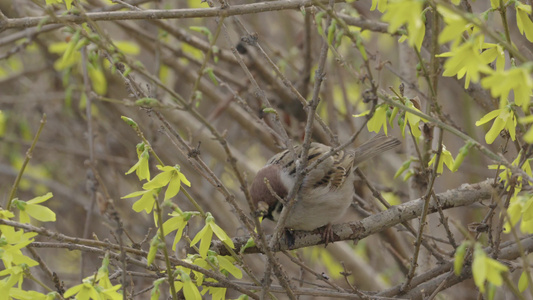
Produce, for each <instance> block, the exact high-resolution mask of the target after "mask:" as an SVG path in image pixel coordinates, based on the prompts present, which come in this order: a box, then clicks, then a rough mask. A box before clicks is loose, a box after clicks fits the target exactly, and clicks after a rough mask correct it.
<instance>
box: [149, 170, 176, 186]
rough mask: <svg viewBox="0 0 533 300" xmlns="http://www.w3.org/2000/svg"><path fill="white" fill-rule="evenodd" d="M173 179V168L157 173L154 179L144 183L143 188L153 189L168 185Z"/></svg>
mask: <svg viewBox="0 0 533 300" xmlns="http://www.w3.org/2000/svg"><path fill="white" fill-rule="evenodd" d="M170 179H172V170H170V171H164V172H161V173H159V174H157V175H156V176H155V177H154V178H153V179H152V180H150V181H148V182H147V183H145V184H143V189H145V190H153V189H157V188H161V187H164V186H166V185H167V184H168V183H169V182H170Z"/></svg>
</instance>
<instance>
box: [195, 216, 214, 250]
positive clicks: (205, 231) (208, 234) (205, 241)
mask: <svg viewBox="0 0 533 300" xmlns="http://www.w3.org/2000/svg"><path fill="white" fill-rule="evenodd" d="M212 238H213V230H212V229H211V226H209V225H208V224H206V225H205V226H204V228H202V230H200V231H199V232H198V233H197V234H196V236H195V237H194V239H193V240H192V241H191V246H193V245H196V244H197V243H198V242H200V248H199V250H200V255H201V256H202V257H205V256H206V255H207V250H209V246H210V245H211V239H212Z"/></svg>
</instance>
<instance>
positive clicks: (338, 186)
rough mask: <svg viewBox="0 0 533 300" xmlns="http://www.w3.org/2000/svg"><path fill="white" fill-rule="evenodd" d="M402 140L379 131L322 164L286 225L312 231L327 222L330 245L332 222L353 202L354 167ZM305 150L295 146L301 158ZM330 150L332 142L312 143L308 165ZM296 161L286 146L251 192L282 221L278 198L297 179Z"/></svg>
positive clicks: (267, 215)
mask: <svg viewBox="0 0 533 300" xmlns="http://www.w3.org/2000/svg"><path fill="white" fill-rule="evenodd" d="M399 144H400V141H399V140H398V139H395V138H389V137H386V136H385V135H377V136H375V137H374V138H372V139H370V140H369V141H367V142H366V143H364V144H363V145H361V146H359V147H358V148H356V149H354V150H351V151H350V150H341V151H338V152H337V153H335V154H333V155H332V156H330V157H328V158H327V159H326V160H324V161H323V162H321V163H320V164H318V165H317V167H316V168H314V169H312V170H311V171H309V173H307V174H306V175H305V177H304V180H303V183H302V186H301V192H300V198H299V199H298V200H297V201H296V203H295V204H294V205H293V207H292V209H291V211H290V212H289V215H288V217H287V219H286V222H285V228H286V229H293V230H305V231H312V230H315V229H317V228H320V227H323V226H326V227H325V229H324V233H323V234H324V236H323V238H324V239H325V242H326V245H327V243H328V242H329V239H330V238H332V237H333V236H332V232H331V223H332V222H335V221H336V220H338V219H340V218H341V217H342V216H343V214H344V213H345V211H346V210H347V208H348V207H349V206H350V204H351V203H352V195H353V193H354V187H353V184H352V183H353V181H354V179H355V174H354V172H353V171H354V170H355V168H356V167H357V165H359V164H360V163H362V162H364V161H367V160H369V159H371V158H372V157H374V156H376V155H379V154H381V153H383V152H385V151H387V150H390V149H392V148H394V147H396V146H398V145H399ZM302 150H303V149H302V146H295V147H294V153H295V154H296V158H297V160H298V159H299V158H300V156H301V154H302ZM330 150H331V147H330V146H326V145H324V144H321V143H311V145H310V148H309V152H308V156H307V161H308V162H307V165H308V166H309V165H311V164H313V162H315V161H316V160H318V159H319V158H320V157H321V156H322V155H323V154H325V153H327V152H329V151H330ZM296 165H297V162H295V160H294V154H293V152H291V151H289V150H285V151H282V152H280V153H278V154H276V155H274V156H273V157H272V158H270V159H269V160H268V162H267V163H266V165H265V166H264V167H263V168H261V169H260V170H259V172H258V173H257V175H256V176H255V178H254V180H253V182H252V185H251V188H250V193H251V196H252V200H253V202H254V203H255V205H256V207H257V208H259V209H258V210H259V213H260V214H261V215H263V216H264V217H265V218H267V219H270V220H272V221H276V222H277V221H278V219H279V216H280V214H281V211H282V209H283V203H282V202H280V201H279V200H278V199H283V200H287V199H285V198H286V196H287V195H288V193H289V192H290V190H291V189H292V188H293V186H294V184H295V183H296V177H297V174H296ZM265 179H266V180H267V182H268V184H269V185H270V187H271V189H269V188H268V186H267V184H266V183H265ZM272 192H274V193H276V194H277V195H273V193H272ZM328 231H329V232H328Z"/></svg>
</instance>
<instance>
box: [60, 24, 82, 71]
mask: <svg viewBox="0 0 533 300" xmlns="http://www.w3.org/2000/svg"><path fill="white" fill-rule="evenodd" d="M80 35H81V29H78V30H76V32H75V33H74V35H73V36H72V37H71V38H70V41H69V42H68V46H67V48H66V49H65V52H64V53H63V56H62V57H61V64H65V63H66V62H67V61H68V60H69V59H70V58H72V54H73V53H74V50H75V47H76V44H77V43H78V41H79V40H80Z"/></svg>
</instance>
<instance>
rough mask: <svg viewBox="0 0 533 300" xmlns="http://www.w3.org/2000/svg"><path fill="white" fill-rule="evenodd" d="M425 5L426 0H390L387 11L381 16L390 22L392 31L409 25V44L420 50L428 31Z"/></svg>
mask: <svg viewBox="0 0 533 300" xmlns="http://www.w3.org/2000/svg"><path fill="white" fill-rule="evenodd" d="M423 5H424V1H421V0H402V1H389V3H388V7H387V11H386V12H385V14H383V17H382V18H381V19H382V20H383V21H385V22H388V23H389V29H388V30H389V32H390V33H394V32H396V31H397V30H398V29H400V27H401V26H403V25H407V32H408V33H409V34H408V42H409V45H410V46H413V47H416V48H417V49H418V50H419V51H420V48H421V47H422V41H423V39H424V35H425V33H426V27H425V24H424V20H423V16H422V9H423Z"/></svg>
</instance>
